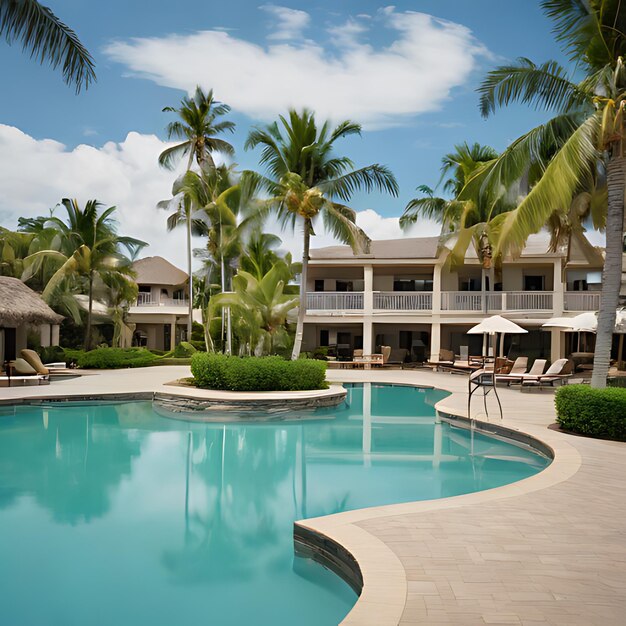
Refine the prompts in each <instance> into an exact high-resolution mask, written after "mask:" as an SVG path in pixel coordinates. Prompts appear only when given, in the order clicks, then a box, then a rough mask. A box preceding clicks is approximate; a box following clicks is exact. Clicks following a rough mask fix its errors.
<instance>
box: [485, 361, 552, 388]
mask: <svg viewBox="0 0 626 626" xmlns="http://www.w3.org/2000/svg"><path fill="white" fill-rule="evenodd" d="M520 358H525V359H526V365H528V358H527V357H520ZM546 363H547V361H546V359H535V362H534V363H533V365H532V367H531V368H530V371H529V372H528V373H525V372H513V368H511V371H510V372H509V373H508V374H498V375H497V376H496V382H499V383H506V384H507V385H508V386H509V387H510V386H511V384H512V383H521V382H522V380H523V379H524V378H525V377H526V376H540V375H541V374H543V370H544V369H545V368H546ZM516 364H517V360H516V361H515V363H514V364H513V367H515V365H516ZM520 365H521V363H520Z"/></svg>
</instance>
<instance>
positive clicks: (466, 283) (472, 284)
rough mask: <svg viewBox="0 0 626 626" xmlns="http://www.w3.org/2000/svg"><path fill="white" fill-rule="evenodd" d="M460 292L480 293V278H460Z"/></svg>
mask: <svg viewBox="0 0 626 626" xmlns="http://www.w3.org/2000/svg"><path fill="white" fill-rule="evenodd" d="M459 285H460V291H480V278H460V277H459Z"/></svg>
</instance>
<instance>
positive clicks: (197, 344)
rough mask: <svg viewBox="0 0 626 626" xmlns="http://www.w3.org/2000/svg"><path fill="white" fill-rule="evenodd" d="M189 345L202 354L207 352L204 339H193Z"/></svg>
mask: <svg viewBox="0 0 626 626" xmlns="http://www.w3.org/2000/svg"><path fill="white" fill-rule="evenodd" d="M189 343H190V344H191V345H192V346H193V347H194V348H195V349H196V350H200V352H206V342H205V341H204V337H203V338H202V339H192V340H191V341H190V342H189Z"/></svg>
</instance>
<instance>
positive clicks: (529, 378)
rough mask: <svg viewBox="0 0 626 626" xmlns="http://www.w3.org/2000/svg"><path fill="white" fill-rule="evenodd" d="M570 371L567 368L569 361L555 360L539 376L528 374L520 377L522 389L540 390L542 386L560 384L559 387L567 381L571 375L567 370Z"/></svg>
mask: <svg viewBox="0 0 626 626" xmlns="http://www.w3.org/2000/svg"><path fill="white" fill-rule="evenodd" d="M568 369H571V368H570V367H569V359H557V360H556V361H555V362H554V363H552V365H551V366H550V367H549V368H548V369H547V371H546V372H545V374H540V375H539V376H533V375H530V374H526V375H525V376H523V377H522V388H524V387H539V389H541V388H542V387H544V386H547V385H550V386H551V387H554V383H557V382H558V383H560V384H561V385H562V384H563V383H564V382H565V380H566V379H568V378H569V377H570V376H571V375H572V374H571V372H568V371H567V370H568Z"/></svg>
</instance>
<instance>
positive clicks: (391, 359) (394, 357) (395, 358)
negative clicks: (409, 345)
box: [381, 346, 409, 367]
mask: <svg viewBox="0 0 626 626" xmlns="http://www.w3.org/2000/svg"><path fill="white" fill-rule="evenodd" d="M381 347H382V348H385V347H388V346H381ZM383 354H384V352H383ZM408 356H409V351H408V350H407V349H406V348H392V349H391V351H390V353H389V356H388V357H387V359H386V360H385V367H397V366H398V365H400V367H403V366H404V364H405V363H406V359H407V357H408Z"/></svg>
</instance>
